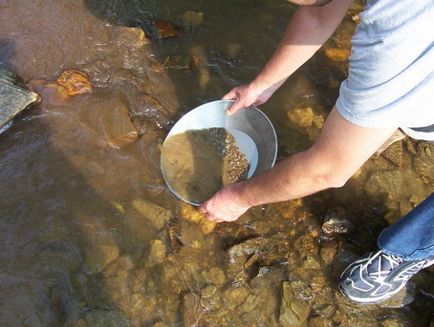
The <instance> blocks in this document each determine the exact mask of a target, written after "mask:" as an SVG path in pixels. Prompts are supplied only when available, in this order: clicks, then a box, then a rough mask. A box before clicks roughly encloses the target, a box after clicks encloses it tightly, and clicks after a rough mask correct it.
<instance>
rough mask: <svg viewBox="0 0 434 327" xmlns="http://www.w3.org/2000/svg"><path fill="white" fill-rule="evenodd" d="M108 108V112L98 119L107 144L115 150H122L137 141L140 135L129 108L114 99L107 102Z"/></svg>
mask: <svg viewBox="0 0 434 327" xmlns="http://www.w3.org/2000/svg"><path fill="white" fill-rule="evenodd" d="M107 108H109V110H107V111H108V112H107V111H105V112H104V114H102V115H100V116H99V118H98V121H99V124H100V129H101V130H102V131H103V133H104V136H105V138H106V141H107V144H108V145H109V146H110V147H112V148H114V149H120V148H122V147H124V146H125V145H128V144H130V143H132V142H135V141H137V139H138V133H137V131H136V128H135V126H134V124H133V123H132V121H131V119H130V116H129V111H128V107H127V106H126V105H125V104H123V103H121V102H120V101H119V100H116V99H112V100H110V101H108V102H107Z"/></svg>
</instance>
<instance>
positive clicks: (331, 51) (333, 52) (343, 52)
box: [324, 48, 350, 62]
mask: <svg viewBox="0 0 434 327" xmlns="http://www.w3.org/2000/svg"><path fill="white" fill-rule="evenodd" d="M324 54H325V56H326V57H327V58H328V59H330V60H333V61H336V62H345V61H347V60H348V57H349V56H350V50H348V49H346V48H324Z"/></svg>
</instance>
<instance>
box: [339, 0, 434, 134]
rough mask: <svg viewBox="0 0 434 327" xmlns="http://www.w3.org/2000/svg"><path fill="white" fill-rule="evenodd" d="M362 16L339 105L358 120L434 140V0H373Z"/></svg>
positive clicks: (361, 123) (368, 124) (368, 125)
mask: <svg viewBox="0 0 434 327" xmlns="http://www.w3.org/2000/svg"><path fill="white" fill-rule="evenodd" d="M360 19H361V20H360V23H359V26H358V27H357V29H356V33H355V34H354V36H353V38H352V49H351V56H350V59H349V72H348V79H347V80H345V81H343V82H342V84H341V87H340V92H339V98H338V100H337V103H336V107H337V110H338V111H339V113H340V114H341V115H342V116H343V117H344V118H345V119H347V120H348V121H350V122H352V123H354V124H356V125H359V126H364V127H397V128H398V127H401V128H402V129H403V130H404V131H405V132H406V133H408V134H410V136H413V137H416V138H419V139H427V140H434V133H429V131H430V129H426V128H425V127H427V126H430V125H433V124H434V0H370V1H368V3H367V6H366V8H365V10H364V11H363V12H362V13H361V15H360ZM410 128H416V129H419V131H418V132H417V133H413V134H412V130H411V129H410ZM420 128H425V129H422V130H420Z"/></svg>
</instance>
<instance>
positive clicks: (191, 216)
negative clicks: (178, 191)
mask: <svg viewBox="0 0 434 327" xmlns="http://www.w3.org/2000/svg"><path fill="white" fill-rule="evenodd" d="M179 215H180V216H181V218H182V219H185V220H187V221H189V222H192V223H195V224H198V225H199V226H200V229H201V231H202V232H203V233H204V234H209V233H211V232H212V231H213V230H214V228H215V226H216V223H215V222H213V221H210V220H208V219H206V217H205V215H204V214H202V213H200V212H199V211H198V210H197V209H196V208H195V207H193V206H192V205H190V204H187V203H184V202H183V203H181V204H180V210H179Z"/></svg>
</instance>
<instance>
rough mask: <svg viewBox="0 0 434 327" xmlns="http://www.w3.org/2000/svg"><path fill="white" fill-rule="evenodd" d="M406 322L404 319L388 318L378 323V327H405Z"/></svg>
mask: <svg viewBox="0 0 434 327" xmlns="http://www.w3.org/2000/svg"><path fill="white" fill-rule="evenodd" d="M406 326H408V324H407V323H406V322H405V321H400V320H399V319H397V318H389V319H386V320H383V321H382V322H381V323H380V327H406Z"/></svg>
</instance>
